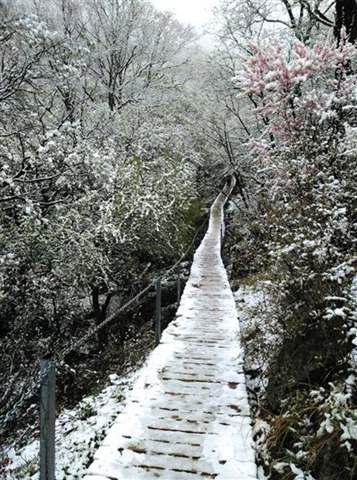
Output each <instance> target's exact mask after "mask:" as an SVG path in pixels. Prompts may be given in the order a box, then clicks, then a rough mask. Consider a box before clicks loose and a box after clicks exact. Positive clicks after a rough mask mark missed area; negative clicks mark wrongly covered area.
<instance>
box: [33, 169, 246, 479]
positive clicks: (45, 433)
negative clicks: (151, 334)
mask: <svg viewBox="0 0 357 480" xmlns="http://www.w3.org/2000/svg"><path fill="white" fill-rule="evenodd" d="M235 184H236V179H235V177H234V176H232V177H231V179H230V181H228V182H227V183H226V185H225V186H224V188H223V189H222V191H221V193H220V195H222V196H224V197H225V201H226V199H227V198H228V197H229V196H230V194H231V192H232V190H233V188H234V186H235ZM220 195H219V196H220ZM224 203H225V202H224ZM207 220H208V219H205V221H204V222H202V224H201V225H200V226H199V227H198V228H197V230H196V232H195V234H194V236H193V239H192V241H191V243H190V245H189V246H188V248H187V249H186V251H185V252H184V253H183V254H182V255H181V257H180V258H179V259H178V260H177V262H176V263H175V264H174V265H172V266H171V267H170V268H169V269H167V270H166V271H165V272H164V273H163V274H162V275H160V276H158V277H156V278H155V279H154V280H152V281H151V282H150V283H149V284H148V285H147V286H146V287H145V288H143V289H142V290H141V291H140V292H139V293H137V294H136V295H135V296H134V297H133V298H131V299H129V300H128V301H127V302H125V303H124V305H122V306H121V307H120V308H119V309H118V310H116V311H115V312H114V313H112V314H111V315H110V316H109V317H108V318H106V319H105V320H104V321H103V322H102V323H100V324H99V325H97V326H95V327H93V328H91V329H90V330H89V331H88V332H87V333H86V334H85V335H84V336H83V337H82V338H79V339H78V340H77V341H75V342H74V343H73V344H72V345H70V346H69V347H67V348H65V349H64V350H63V351H62V352H61V353H60V354H59V355H55V357H54V358H55V361H56V362H61V361H63V360H65V357H66V355H67V354H68V353H70V352H73V351H75V350H76V349H77V348H78V347H80V346H81V345H83V344H84V343H85V342H86V341H88V340H89V339H90V338H91V337H93V336H94V335H96V334H97V333H98V332H99V331H100V330H102V329H103V328H105V327H107V326H108V325H109V324H111V323H112V322H115V321H116V320H117V319H118V317H119V316H120V314H122V313H123V312H125V311H127V310H128V309H129V308H130V307H132V306H133V305H135V304H136V303H137V302H138V301H139V300H140V299H141V298H142V297H144V295H146V294H147V293H148V292H149V291H150V290H151V289H152V288H155V290H156V318H155V340H156V345H157V344H158V343H159V342H160V337H161V282H162V281H163V280H165V279H167V277H168V276H169V275H170V274H172V272H175V271H176V270H177V269H178V267H179V265H180V264H181V263H182V262H183V261H184V259H185V258H186V257H187V255H188V254H189V252H190V251H191V249H192V247H193V246H194V245H195V243H196V240H197V237H198V235H199V234H200V232H201V231H202V229H203V227H204V226H206V224H207ZM221 228H222V232H221V233H222V234H223V233H224V232H223V225H222V226H221ZM178 282H179V277H178ZM177 292H178V295H181V285H178V288H177ZM178 303H179V298H178ZM39 376H40V379H39V380H40V385H41V425H40V431H41V439H40V440H41V441H40V444H41V448H40V465H41V469H40V480H54V479H55V362H54V361H53V360H51V361H50V360H45V361H42V363H41V372H40V375H39Z"/></svg>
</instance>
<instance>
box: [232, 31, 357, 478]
mask: <svg viewBox="0 0 357 480" xmlns="http://www.w3.org/2000/svg"><path fill="white" fill-rule="evenodd" d="M252 51H253V54H252V56H251V57H250V58H249V59H248V60H247V61H246V63H245V66H244V70H243V71H242V72H241V73H239V75H237V77H236V79H235V83H236V86H237V88H238V89H239V90H240V91H241V94H242V95H247V96H249V97H250V98H251V99H252V100H253V102H254V103H255V105H256V106H257V108H256V113H257V117H258V120H259V122H260V128H261V132H262V133H261V135H260V136H257V137H255V138H252V139H251V141H250V156H251V159H252V161H253V162H257V164H258V170H259V171H260V177H259V179H260V182H261V185H260V187H259V189H258V193H257V195H258V196H257V199H258V206H259V208H258V209H257V213H258V212H259V214H260V227H259V230H260V241H261V242H262V244H263V245H262V248H263V250H264V252H265V251H268V252H269V257H270V261H269V262H268V265H266V267H267V268H268V270H269V274H270V276H271V279H272V280H273V283H272V288H271V290H272V295H273V298H274V304H275V313H273V315H272V317H271V318H270V319H266V321H267V322H269V323H270V324H271V325H274V324H275V325H276V330H277V333H278V336H279V341H277V344H276V347H275V350H274V351H273V352H272V353H271V354H270V358H269V371H268V378H269V382H268V386H267V389H266V392H265V402H266V403H265V405H266V406H267V407H268V409H269V410H270V412H271V415H272V418H273V420H272V424H273V428H272V431H271V433H270V438H269V437H268V438H267V442H268V443H269V445H270V452H274V456H275V457H279V456H281V457H283V456H284V455H285V456H286V458H285V459H284V458H282V464H279V465H278V468H277V469H276V470H275V473H274V474H273V473H272V477H271V478H275V477H276V478H281V477H279V475H281V474H282V473H283V472H285V474H286V475H287V476H286V477H284V478H319V479H320V478H331V479H337V478H342V477H344V476H346V478H348V475H352V476H353V474H351V472H352V471H353V469H355V468H356V466H355V465H353V462H351V461H350V460H349V456H348V454H347V453H346V448H347V449H348V448H350V449H353V448H354V447H355V446H356V443H355V440H354V439H353V436H352V435H350V434H348V435H347V434H345V435H347V436H348V441H347V443H344V441H343V439H344V438H345V437H344V433H343V432H347V431H349V432H353V431H354V430H355V423H356V418H355V417H354V416H353V415H351V410H352V408H354V407H355V396H356V384H355V379H353V380H351V376H350V374H351V368H350V365H351V363H350V360H351V352H352V342H351V334H350V332H351V329H352V327H353V325H354V321H355V314H356V313H355V312H356V310H355V307H354V305H353V299H352V296H351V293H350V292H351V285H352V280H353V277H354V274H355V266H356V256H355V252H356V250H355V239H356V219H355V204H354V200H353V199H354V198H356V193H357V191H356V187H357V182H356V169H355V164H356V155H357V141H356V135H355V127H356V123H355V122H356V108H357V98H356V74H355V73H354V72H355V71H356V63H357V49H356V47H355V46H353V45H352V44H350V43H349V42H348V41H347V39H346V38H342V39H341V42H340V45H339V46H336V45H335V43H334V42H333V41H332V40H331V39H326V40H325V41H323V42H316V43H315V44H313V45H311V46H306V45H304V44H302V43H301V42H299V41H294V43H293V44H292V46H291V49H290V51H289V52H286V51H285V49H284V48H282V47H281V46H279V45H276V46H274V45H270V46H266V47H264V48H259V47H256V46H253V47H252ZM262 237H263V238H264V240H262ZM329 385H335V387H334V388H332V387H331V388H330V387H329ZM320 387H321V388H323V389H325V390H326V392H327V391H328V390H331V393H330V394H329V395H330V396H328V397H327V398H325V399H324V401H323V402H324V403H323V404H322V403H317V404H316V405H315V404H313V402H312V401H311V397H310V396H309V395H310V391H311V390H315V389H316V388H320ZM335 389H338V390H339V391H340V392H341V394H340V395H341V397H339V398H342V396H344V397H343V398H344V401H343V402H342V403H341V402H340V403H339V407H338V409H337V407H336V402H338V399H337V397H336V394H335V393H334V392H336V390H335ZM348 392H353V393H352V394H348ZM309 398H310V400H309ZM284 399H285V402H284ZM287 399H288V400H287ZM321 402H322V400H321ZM323 405H324V406H323ZM299 408H301V410H299ZM304 408H305V409H306V410H304ZM310 408H311V410H309V409H310ZM316 409H317V410H318V412H321V411H324V412H325V420H321V418H322V417H321V415H320V413H317V410H316ZM324 409H325V410H324ZM315 411H316V413H314V412H315ZM329 421H330V422H331V423H328V422H329ZM332 425H334V426H333V427H332ZM347 436H346V439H347ZM320 437H323V438H324V440H323V449H319V448H320V447H317V446H316V445H317V444H318V443H319V440H318V439H319V438H320ZM301 438H304V439H305V438H306V439H307V440H306V441H307V444H308V449H307V452H306V451H304V449H303V448H302V447H301V445H300V444H298V440H299V439H300V440H301ZM349 442H351V443H349ZM321 445H322V444H321ZM326 449H327V450H328V451H327V450H326ZM313 452H315V453H313ZM338 456H340V459H339V458H338ZM328 462H331V464H328ZM290 464H292V465H293V466H294V468H293V469H290V470H289V465H290ZM285 467H286V468H288V472H290V473H287V471H286V469H285ZM299 468H302V469H303V470H304V472H305V473H306V476H305V477H304V476H299V475H298V470H299ZM284 469H285V470H284ZM294 469H295V470H294ZM279 472H280V473H279ZM341 472H344V473H343V474H342V473H341ZM355 473H356V472H355ZM294 475H295V476H294ZM296 475H298V476H297V477H296ZM302 475H303V472H302ZM309 475H312V476H310V477H309Z"/></svg>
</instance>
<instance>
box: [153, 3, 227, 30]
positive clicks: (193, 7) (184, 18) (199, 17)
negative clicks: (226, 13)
mask: <svg viewBox="0 0 357 480" xmlns="http://www.w3.org/2000/svg"><path fill="white" fill-rule="evenodd" d="M217 1H218V0H152V2H153V4H154V5H155V6H156V7H158V8H160V9H161V10H171V11H172V12H174V13H175V14H176V16H177V18H178V20H180V21H181V22H185V23H191V24H192V25H195V26H196V27H202V26H203V25H204V24H206V23H207V22H208V21H209V20H210V19H211V15H210V11H211V9H212V7H213V6H214V5H215V4H216V3H217Z"/></svg>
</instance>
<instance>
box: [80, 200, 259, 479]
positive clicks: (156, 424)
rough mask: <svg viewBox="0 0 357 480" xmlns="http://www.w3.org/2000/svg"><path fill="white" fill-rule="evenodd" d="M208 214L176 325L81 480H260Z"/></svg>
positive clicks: (228, 299)
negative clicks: (204, 231) (211, 479)
mask: <svg viewBox="0 0 357 480" xmlns="http://www.w3.org/2000/svg"><path fill="white" fill-rule="evenodd" d="M225 200H226V196H225V195H224V194H220V195H219V196H218V198H217V200H216V201H215V202H214V204H213V205H212V208H211V216H210V223H209V228H208V231H207V233H206V236H205V238H204V239H203V241H202V243H201V245H200V247H199V248H198V250H197V252H196V254H195V257H194V262H193V265H192V269H191V275H190V278H189V281H188V283H187V285H186V288H185V291H184V293H183V296H182V299H181V303H180V307H179V310H178V312H177V317H176V319H175V320H174V322H173V323H171V325H170V326H169V327H168V328H167V329H166V331H165V332H164V334H163V336H162V340H161V343H160V345H159V346H158V347H157V348H156V349H155V350H154V352H153V353H152V354H151V355H150V357H149V360H148V362H147V364H146V366H145V367H144V368H143V371H142V372H141V375H140V377H139V379H138V381H137V382H136V384H135V385H134V388H133V391H132V392H131V395H130V396H129V398H128V400H127V404H126V406H125V408H124V410H123V412H122V413H121V414H120V415H119V416H118V418H117V419H116V421H115V423H114V425H113V426H112V427H111V429H110V430H109V432H108V435H107V437H106V438H105V440H104V442H103V445H102V446H101V447H100V448H99V449H98V451H97V454H96V456H95V459H94V462H93V463H92V465H91V466H90V467H89V470H88V473H87V475H86V476H85V479H84V480H153V479H157V478H158V479H166V480H189V479H198V478H201V479H205V478H207V479H210V478H215V479H219V480H223V479H224V480H252V479H256V478H257V472H256V464H255V458H254V450H253V447H252V435H251V426H250V414H249V406H248V401H247V394H246V387H245V378H244V374H243V369H242V362H243V359H242V350H241V347H240V338H239V324H238V319H237V312H236V307H235V302H234V298H233V294H232V291H231V289H230V286H229V282H228V279H227V274H226V271H225V268H224V266H223V263H222V260H221V254H220V251H221V231H222V226H223V206H224V203H225Z"/></svg>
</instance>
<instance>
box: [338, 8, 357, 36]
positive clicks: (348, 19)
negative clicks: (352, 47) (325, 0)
mask: <svg viewBox="0 0 357 480" xmlns="http://www.w3.org/2000/svg"><path fill="white" fill-rule="evenodd" d="M343 27H345V29H346V33H347V36H348V39H349V41H350V42H351V43H355V42H356V39H357V2H356V0H336V25H335V37H336V38H337V40H338V42H340V40H341V30H342V28H343Z"/></svg>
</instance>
